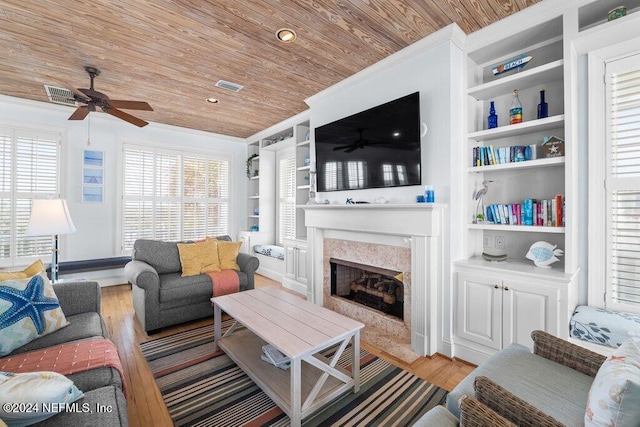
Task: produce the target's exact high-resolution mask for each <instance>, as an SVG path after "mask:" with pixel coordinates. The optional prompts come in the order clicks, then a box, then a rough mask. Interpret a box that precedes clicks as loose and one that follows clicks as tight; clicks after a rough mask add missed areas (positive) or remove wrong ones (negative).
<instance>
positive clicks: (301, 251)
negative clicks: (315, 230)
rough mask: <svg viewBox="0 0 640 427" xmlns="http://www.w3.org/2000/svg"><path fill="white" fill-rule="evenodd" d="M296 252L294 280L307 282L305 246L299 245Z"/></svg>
mask: <svg viewBox="0 0 640 427" xmlns="http://www.w3.org/2000/svg"><path fill="white" fill-rule="evenodd" d="M296 252H297V254H296V280H297V281H298V282H300V283H307V248H305V247H302V246H299V247H298V248H297V250H296Z"/></svg>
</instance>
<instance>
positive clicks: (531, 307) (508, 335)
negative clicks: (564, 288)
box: [502, 280, 559, 348]
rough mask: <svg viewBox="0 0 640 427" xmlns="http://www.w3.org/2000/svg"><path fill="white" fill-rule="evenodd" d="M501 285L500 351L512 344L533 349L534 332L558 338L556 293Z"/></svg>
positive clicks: (523, 285) (521, 285)
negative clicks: (501, 332) (541, 332)
mask: <svg viewBox="0 0 640 427" xmlns="http://www.w3.org/2000/svg"><path fill="white" fill-rule="evenodd" d="M503 285H504V286H503V290H502V316H503V317H502V318H503V325H502V329H503V341H502V347H503V348H504V347H507V346H508V345H509V344H511V343H512V342H517V343H518V344H522V345H526V346H527V347H529V348H533V341H532V340H531V332H532V331H534V330H536V329H540V330H543V331H547V332H549V333H550V334H553V335H557V334H558V326H557V325H558V319H557V317H558V304H559V291H558V289H554V288H551V287H547V286H539V285H535V284H530V283H522V282H520V283H519V282H515V281H506V280H505V281H504V282H503Z"/></svg>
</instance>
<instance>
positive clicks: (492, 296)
mask: <svg viewBox="0 0 640 427" xmlns="http://www.w3.org/2000/svg"><path fill="white" fill-rule="evenodd" d="M455 290H456V292H455V295H454V301H455V303H454V304H455V319H454V320H455V324H454V334H455V336H457V337H459V338H461V339H464V340H467V341H471V342H475V343H478V344H482V345H485V346H487V347H490V348H494V349H496V350H500V348H501V347H500V346H501V344H502V316H501V314H502V288H501V283H500V281H498V280H494V279H491V278H490V277H487V276H484V277H483V276H476V275H472V274H466V273H458V274H457V281H456V289H455Z"/></svg>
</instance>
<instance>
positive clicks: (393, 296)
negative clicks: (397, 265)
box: [330, 258, 404, 319]
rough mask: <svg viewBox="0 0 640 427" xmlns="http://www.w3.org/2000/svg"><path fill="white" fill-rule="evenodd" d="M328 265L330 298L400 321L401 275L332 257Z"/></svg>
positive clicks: (402, 294)
mask: <svg viewBox="0 0 640 427" xmlns="http://www.w3.org/2000/svg"><path fill="white" fill-rule="evenodd" d="M330 265H331V294H332V295H335V296H338V297H341V298H345V299H348V300H351V301H353V302H355V303H358V304H362V305H365V306H367V307H369V308H372V309H374V310H377V311H380V312H382V313H384V314H388V315H391V316H395V317H398V318H399V319H404V286H403V283H402V281H401V280H398V278H401V277H402V273H400V272H397V271H391V270H386V269H381V268H379V267H373V266H366V265H362V264H356V263H352V262H348V261H342V260H336V259H333V258H332V259H331V260H330Z"/></svg>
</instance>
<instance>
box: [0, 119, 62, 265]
mask: <svg viewBox="0 0 640 427" xmlns="http://www.w3.org/2000/svg"><path fill="white" fill-rule="evenodd" d="M0 127H1V128H3V129H6V130H8V131H9V132H10V133H11V138H12V139H13V140H15V135H16V132H24V133H34V134H37V133H47V134H52V135H56V137H57V138H58V153H57V155H58V159H57V170H58V175H57V177H56V178H57V183H56V185H57V191H56V193H55V194H49V193H29V194H35V196H34V197H32V198H46V197H49V196H51V197H58V198H64V199H66V192H65V189H66V182H67V160H66V157H67V156H66V153H67V147H68V133H67V130H66V129H65V128H60V127H55V126H45V125H40V124H31V123H23V124H18V125H16V123H15V122H6V121H0ZM15 148H16V147H15V144H14V145H13V146H12V158H13V160H12V164H11V169H12V172H11V174H12V176H15V168H16V163H15ZM7 193H10V196H9V198H10V199H11V200H12V202H11V203H12V206H11V237H10V240H11V243H10V245H11V249H10V254H11V255H10V257H9V258H5V259H0V268H6V267H22V266H26V265H28V264H30V263H32V262H33V261H35V260H37V259H40V260H42V261H43V262H44V263H45V265H46V264H47V263H49V262H51V255H50V254H47V255H46V256H45V255H34V256H28V257H20V258H18V257H17V253H16V226H15V221H16V216H15V211H14V209H15V204H14V200H15V199H16V198H18V197H19V194H18V192H17V188H16V186H15V185H14V186H13V187H12V188H11V191H9V192H7ZM71 216H72V218H73V212H71ZM51 237H53V236H51ZM67 243H68V242H67V236H66V235H61V236H59V239H58V257H59V259H65V257H66V253H67V250H68V249H67V248H68V244H67ZM51 245H53V240H51ZM51 247H52V248H53V246H51Z"/></svg>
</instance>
